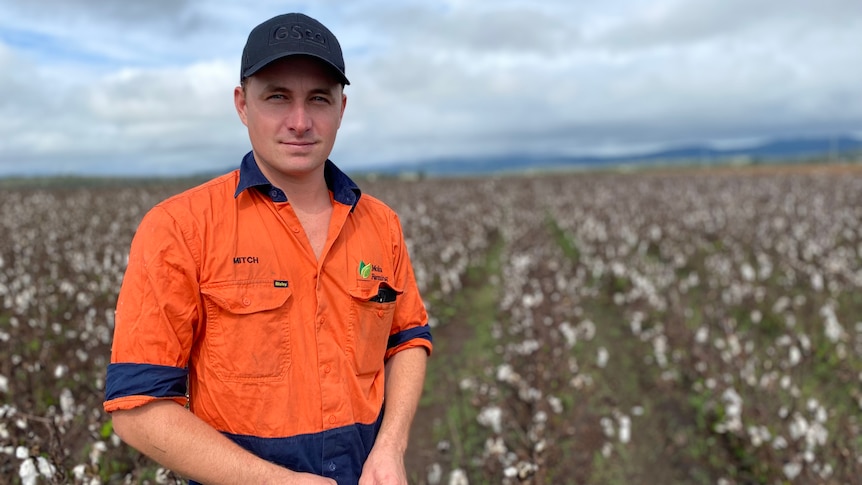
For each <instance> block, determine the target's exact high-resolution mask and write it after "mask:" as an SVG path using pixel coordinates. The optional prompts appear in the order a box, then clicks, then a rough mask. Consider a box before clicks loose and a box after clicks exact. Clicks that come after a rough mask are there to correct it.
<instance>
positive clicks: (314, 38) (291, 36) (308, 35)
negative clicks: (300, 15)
mask: <svg viewBox="0 0 862 485" xmlns="http://www.w3.org/2000/svg"><path fill="white" fill-rule="evenodd" d="M297 41H299V42H308V43H310V44H314V45H315V46H317V47H320V48H323V49H325V50H326V51H327V52H329V42H328V41H327V39H326V34H324V33H322V32H316V31H314V30H312V29H311V27H309V26H307V25H305V24H302V23H293V24H285V25H278V26H276V27H274V28H273V29H272V35H271V36H270V38H269V45H275V44H281V43H283V42H297Z"/></svg>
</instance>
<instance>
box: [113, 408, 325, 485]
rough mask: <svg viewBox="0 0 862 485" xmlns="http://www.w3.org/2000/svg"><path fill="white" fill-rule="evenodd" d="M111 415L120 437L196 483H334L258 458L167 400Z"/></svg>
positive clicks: (310, 484)
mask: <svg viewBox="0 0 862 485" xmlns="http://www.w3.org/2000/svg"><path fill="white" fill-rule="evenodd" d="M111 415H112V418H113V422H114V430H115V432H116V433H117V435H119V436H120V438H122V439H123V441H125V442H126V443H128V444H129V445H131V446H132V447H134V448H136V449H137V450H138V451H140V452H141V453H143V454H145V455H147V456H149V457H150V458H152V459H153V460H155V461H156V462H158V463H159V464H161V465H162V466H164V467H166V468H168V469H170V470H172V471H174V472H176V473H178V474H180V475H182V476H184V477H188V478H191V479H192V480H195V481H197V482H201V483H205V484H207V485H210V484H222V483H224V484H233V483H237V484H238V483H261V484H265V483H278V484H297V485H298V484H308V485H312V484H320V485H324V484H327V485H335V481H333V480H330V479H328V478H323V477H319V476H315V475H310V474H306V473H296V472H292V471H290V470H288V469H286V468H282V467H280V466H278V465H275V464H273V463H269V462H267V461H265V460H262V459H260V458H258V457H257V456H255V455H253V454H251V453H249V452H248V451H246V450H244V449H243V448H242V447H240V446H239V445H237V444H235V443H234V442H233V441H231V440H229V439H228V438H227V437H225V436H223V435H222V434H221V433H219V432H218V431H216V430H215V429H214V428H212V427H211V426H210V425H208V424H207V423H205V422H203V421H202V420H201V419H200V418H198V417H197V416H195V415H194V414H192V413H191V412H189V411H188V410H186V409H185V408H184V407H182V406H180V405H179V404H177V403H176V402H174V401H171V400H157V401H153V402H151V403H148V404H145V405H143V406H141V407H137V408H134V409H130V410H121V411H114V412H113V413H111Z"/></svg>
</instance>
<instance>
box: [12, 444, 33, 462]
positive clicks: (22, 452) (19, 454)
mask: <svg viewBox="0 0 862 485" xmlns="http://www.w3.org/2000/svg"><path fill="white" fill-rule="evenodd" d="M28 456H30V451H29V450H28V449H27V448H26V447H23V446H19V447H17V448H15V458H17V459H19V460H23V459H25V458H27V457H28Z"/></svg>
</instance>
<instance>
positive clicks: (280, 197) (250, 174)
mask: <svg viewBox="0 0 862 485" xmlns="http://www.w3.org/2000/svg"><path fill="white" fill-rule="evenodd" d="M323 177H324V178H325V179H326V186H327V187H328V188H329V190H330V191H331V192H332V198H333V199H335V201H336V202H339V203H341V204H345V205H349V206H351V211H352V210H353V208H355V207H356V203H357V202H359V197H360V196H361V195H362V191H361V190H359V187H358V186H357V185H356V183H354V182H353V180H351V179H350V177H348V176H347V174H345V173H344V172H342V171H341V169H339V168H338V167H337V166H335V164H334V163H332V162H331V161H329V160H326V163H325V164H324V167H323ZM252 187H254V188H256V189H257V190H259V191H261V192H263V193H265V194H267V195H269V197H270V198H272V200H274V201H275V202H286V201H287V197H286V196H285V195H284V193H283V192H282V191H281V190H279V189H278V188H276V187H274V186H273V185H272V184H271V183H270V182H269V180H267V179H266V176H265V175H264V174H263V172H261V171H260V167H258V166H257V161H256V160H255V159H254V152H248V153H247V154H246V155H245V156H244V157H243V158H242V163H241V164H240V167H239V183H238V184H237V186H236V192H235V193H234V197H239V194H241V193H243V192H245V191H246V189H249V188H252Z"/></svg>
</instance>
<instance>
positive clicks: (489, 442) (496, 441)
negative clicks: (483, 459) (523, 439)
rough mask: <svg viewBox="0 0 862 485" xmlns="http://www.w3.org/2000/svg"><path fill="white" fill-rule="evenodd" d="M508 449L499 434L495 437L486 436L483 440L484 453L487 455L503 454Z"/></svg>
mask: <svg viewBox="0 0 862 485" xmlns="http://www.w3.org/2000/svg"><path fill="white" fill-rule="evenodd" d="M508 451H509V450H508V449H506V443H505V442H504V441H503V438H500V437H499V436H498V437H496V438H488V439H486V440H485V455H487V456H503V455H505V454H506V453H507V452H508Z"/></svg>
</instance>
